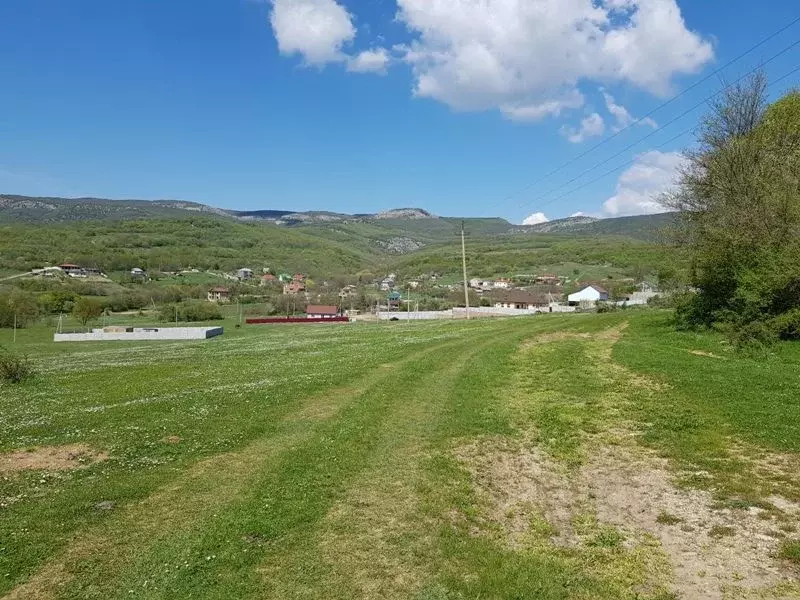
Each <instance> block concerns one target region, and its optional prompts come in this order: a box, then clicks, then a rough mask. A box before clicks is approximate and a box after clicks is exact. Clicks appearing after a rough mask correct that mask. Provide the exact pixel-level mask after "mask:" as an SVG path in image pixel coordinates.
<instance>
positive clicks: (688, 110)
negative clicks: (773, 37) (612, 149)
mask: <svg viewBox="0 0 800 600" xmlns="http://www.w3.org/2000/svg"><path fill="white" fill-rule="evenodd" d="M798 45H800V39H798V40H796V41H795V42H794V43H792V44H790V45H789V46H787V47H786V48H784V49H783V50H781V51H780V52H778V53H777V54H774V55H773V56H771V57H770V58H769V59H768V60H766V61H765V62H763V63H761V64H760V65H759V66H757V67H756V68H754V69H752V70H751V71H748V72H747V73H745V74H744V75H742V76H741V77H739V78H738V79H736V80H735V81H733V82H732V83H729V84H728V85H726V86H725V87H723V88H722V89H720V90H718V91H716V92H714V93H713V94H711V95H710V96H708V97H707V98H704V99H703V100H701V101H700V102H698V103H697V104H695V105H694V106H692V107H691V108H689V109H687V110H685V111H683V112H682V113H681V114H679V115H678V116H677V117H674V118H673V119H670V120H669V121H667V122H666V123H664V124H663V125H662V126H661V127H659V128H658V129H656V130H655V131H651V132H650V133H648V134H647V135H646V136H644V137H643V138H641V139H639V140H637V141H635V142H633V143H632V144H629V145H627V146H625V147H624V148H623V149H622V150H620V151H619V152H617V153H616V154H612V155H611V156H609V157H608V158H606V159H605V160H603V161H601V162H599V163H597V164H596V165H594V166H591V167H589V168H588V169H585V170H584V171H583V172H581V173H580V174H579V175H576V176H575V177H573V178H572V179H570V180H568V181H566V182H564V183H562V184H561V185H558V186H556V187H554V188H553V189H551V190H548V191H547V192H545V193H544V194H543V195H544V196H549V195H550V194H552V193H553V192H557V191H558V190H562V189H564V188H565V187H567V186H568V185H570V184H572V183H575V182H576V181H578V180H579V179H581V178H582V177H583V176H584V175H587V174H588V173H591V172H592V171H594V170H595V169H598V168H600V167H602V166H603V165H606V164H608V163H610V162H611V161H612V160H614V159H615V158H617V157H618V156H621V155H622V154H625V153H626V152H627V151H628V150H630V149H631V148H634V147H636V146H638V145H639V144H641V143H642V142H644V141H646V140H649V139H650V138H651V137H653V136H654V135H656V134H658V133H661V132H662V131H663V130H664V129H666V128H667V127H669V126H670V125H672V124H673V123H676V122H677V121H680V120H681V119H682V118H683V117H685V116H686V115H688V114H690V113H692V112H694V111H695V110H697V109H698V108H700V107H701V106H703V105H704V104H705V103H706V102H708V101H709V100H712V99H714V98H715V97H716V96H719V95H720V94H721V93H722V92H724V91H725V90H727V89H728V88H731V87H733V86H734V85H736V84H737V83H739V82H740V81H742V80H744V79H745V78H747V77H749V76H750V75H752V74H753V73H755V72H756V71H758V70H759V69H761V68H763V67H764V66H766V65H768V64H769V63H771V62H772V61H773V60H775V59H777V58H779V57H780V56H783V55H784V54H786V53H787V52H788V51H789V50H791V49H792V48H795V47H796V46H798ZM786 77H788V75H784V76H783V77H781V79H778V81H781V80H782V79H785V78H786ZM778 81H776V82H775V83H777V82H778ZM609 139H610V138H609ZM529 204H531V203H530V202H525V203H522V204H520V205H519V206H518V208H523V207H525V206H528V205H529Z"/></svg>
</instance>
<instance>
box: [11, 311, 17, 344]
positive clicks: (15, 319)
mask: <svg viewBox="0 0 800 600" xmlns="http://www.w3.org/2000/svg"><path fill="white" fill-rule="evenodd" d="M12 343H13V344H16V343H17V313H14V341H13V342H12Z"/></svg>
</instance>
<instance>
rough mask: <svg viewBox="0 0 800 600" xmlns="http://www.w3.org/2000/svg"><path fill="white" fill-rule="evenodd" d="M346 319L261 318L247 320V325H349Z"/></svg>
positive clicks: (348, 320)
mask: <svg viewBox="0 0 800 600" xmlns="http://www.w3.org/2000/svg"><path fill="white" fill-rule="evenodd" d="M349 322H350V319H349V318H348V317H330V318H327V319H325V318H322V317H313V318H307V317H263V318H258V319H247V320H245V323H247V324H248V325H274V324H276V323H349Z"/></svg>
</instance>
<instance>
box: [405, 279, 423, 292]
mask: <svg viewBox="0 0 800 600" xmlns="http://www.w3.org/2000/svg"><path fill="white" fill-rule="evenodd" d="M406 285H407V286H408V287H410V288H411V289H412V290H416V289H417V288H419V286H420V285H421V284H420V281H419V279H409V280H408V281H407V282H406Z"/></svg>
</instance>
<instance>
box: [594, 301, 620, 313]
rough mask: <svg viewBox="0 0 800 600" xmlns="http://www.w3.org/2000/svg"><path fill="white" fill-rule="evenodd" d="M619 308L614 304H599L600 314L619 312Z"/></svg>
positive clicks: (598, 310)
mask: <svg viewBox="0 0 800 600" xmlns="http://www.w3.org/2000/svg"><path fill="white" fill-rule="evenodd" d="M618 308H619V307H618V306H617V305H616V304H614V303H613V302H600V303H598V304H597V312H599V313H613V312H617V309H618Z"/></svg>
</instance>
